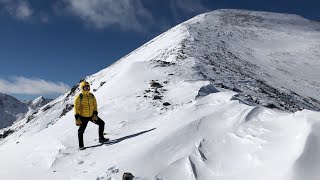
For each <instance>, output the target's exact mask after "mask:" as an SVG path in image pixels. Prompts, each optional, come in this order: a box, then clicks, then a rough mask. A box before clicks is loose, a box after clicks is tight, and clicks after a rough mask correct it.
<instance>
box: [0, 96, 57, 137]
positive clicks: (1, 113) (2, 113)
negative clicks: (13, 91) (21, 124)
mask: <svg viewBox="0 0 320 180" xmlns="http://www.w3.org/2000/svg"><path fill="white" fill-rule="evenodd" d="M50 101H52V99H47V98H44V97H42V96H40V97H38V98H36V99H34V100H31V101H20V100H18V99H16V98H14V97H12V96H10V95H7V94H2V93H0V134H2V133H3V131H6V129H4V128H6V127H9V126H11V125H12V124H13V123H14V122H16V121H19V120H21V119H23V118H25V117H27V118H28V117H30V116H32V114H33V113H34V112H35V111H37V110H38V109H39V108H40V107H42V106H44V105H46V104H47V103H49V102H50Z"/></svg>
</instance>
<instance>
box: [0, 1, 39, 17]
mask: <svg viewBox="0 0 320 180" xmlns="http://www.w3.org/2000/svg"><path fill="white" fill-rule="evenodd" d="M0 3H1V4H2V5H3V9H4V10H5V11H6V12H7V13H9V14H10V15H11V16H13V17H15V18H17V19H20V20H27V19H29V18H31V16H32V15H33V13H34V11H33V9H32V7H31V5H30V3H29V1H27V0H0Z"/></svg>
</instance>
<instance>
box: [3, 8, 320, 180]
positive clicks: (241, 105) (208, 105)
mask: <svg viewBox="0 0 320 180" xmlns="http://www.w3.org/2000/svg"><path fill="white" fill-rule="evenodd" d="M317 27H318V24H317V23H314V22H310V21H308V20H305V19H303V18H301V17H299V16H296V15H283V14H274V13H266V12H250V11H237V10H219V11H214V12H212V13H207V14H203V15H200V16H197V17H195V18H194V19H191V20H189V21H187V22H185V23H183V24H181V25H178V26H176V27H174V28H173V29H171V30H169V31H167V32H165V33H164V34H162V35H160V36H158V37H157V38H155V39H154V40H152V41H150V42H149V43H147V44H145V45H143V46H142V47H140V48H139V49H137V50H135V51H134V52H132V53H130V54H129V55H127V56H126V57H124V58H122V59H121V60H119V61H118V62H116V63H114V64H113V65H112V66H110V67H109V68H106V69H104V70H102V71H100V72H98V73H96V74H93V75H91V76H88V77H86V80H87V81H89V82H90V84H91V86H92V88H91V89H95V92H94V95H95V97H96V98H97V101H98V110H99V116H100V117H101V118H102V119H103V120H104V121H105V122H106V130H105V133H106V136H107V137H109V138H110V139H111V140H110V142H109V143H105V144H99V143H98V140H97V138H98V137H97V136H98V133H97V129H98V127H97V126H96V125H94V124H93V123H89V124H88V127H87V129H86V132H85V134H84V143H85V146H86V147H87V149H85V150H84V151H79V150H78V141H77V127H76V126H75V122H74V114H73V111H72V103H73V99H74V97H75V95H77V94H78V93H79V89H78V86H74V88H73V89H72V90H71V91H70V92H69V93H67V94H65V95H63V96H61V97H59V98H57V99H55V100H53V101H52V102H50V103H48V104H47V105H46V106H44V107H42V108H40V109H39V110H38V111H37V112H35V113H34V114H33V118H31V119H29V120H28V119H23V120H22V121H20V122H19V123H17V124H15V125H14V126H12V127H11V129H13V130H15V132H14V133H12V134H11V135H9V136H7V137H6V138H5V139H3V140H2V141H0V152H1V153H0V159H1V162H5V163H0V177H1V179H2V178H3V179H35V180H37V179H44V178H45V179H49V180H50V179H77V180H78V179H99V180H101V179H108V180H115V179H121V177H122V174H123V173H124V172H131V173H132V174H133V175H135V176H136V179H143V180H149V179H156V180H178V179H179V180H180V179H190V180H194V179H197V180H213V179H214V180H234V179H237V180H257V179H258V180H270V179H272V180H316V178H317V177H320V173H319V171H317V169H319V168H318V167H320V164H319V161H318V160H319V158H317V154H318V153H320V152H319V142H320V136H319V133H318V132H319V123H320V113H319V112H317V111H310V110H299V109H301V108H307V109H312V110H317V108H319V106H318V100H317V99H318V97H317V95H318V93H319V92H318V89H317V88H318V87H317V85H316V83H317V82H318V81H319V79H317V78H316V75H317V73H318V72H320V71H316V70H318V69H319V66H318V62H317V61H316V60H315V58H316V57H317V56H318V54H317V53H318V52H317V51H314V49H312V48H311V50H310V47H311V44H313V45H316V44H317V43H318V41H315V40H312V41H310V42H308V43H311V44H308V43H307V44H303V46H304V47H303V48H301V47H300V46H299V47H297V46H296V44H294V43H292V44H290V42H293V41H288V42H286V43H284V41H285V40H287V39H288V38H289V39H290V38H293V39H294V40H302V41H306V40H311V39H312V38H313V39H316V38H317V36H318V35H317V33H319V31H316V30H314V28H317ZM275 34H276V35H277V37H275ZM279 34H280V35H284V36H285V37H287V38H284V39H281V37H282V36H279ZM302 34H304V35H305V36H302ZM300 35H301V36H300ZM282 38H283V37H282ZM267 39H269V40H270V41H273V40H275V39H277V40H278V41H277V42H279V41H281V42H283V43H282V44H281V43H279V44H278V47H276V46H268V47H267V48H268V50H266V51H264V52H263V53H261V51H262V50H261V48H259V45H262V44H263V43H265V42H266V40H267ZM249 41H250V42H249ZM250 43H251V45H250ZM287 43H289V44H287ZM252 44H255V45H252ZM256 45H257V46H256ZM289 45H290V46H293V47H294V48H293V49H292V47H290V48H289ZM286 48H288V49H287V50H284V49H286ZM264 49H265V48H264ZM267 51H270V53H269V54H268V53H266V52H267ZM258 52H260V54H259V53H258ZM272 52H274V53H275V54H278V55H279V53H280V54H283V53H284V52H287V53H288V54H289V56H290V58H286V57H282V58H283V59H282V61H281V63H279V64H276V63H275V61H272V60H271V59H270V58H267V57H271V56H269V55H270V54H273V53H272ZM309 52H310V53H309ZM295 53H298V54H299V55H297V54H295ZM266 54H267V55H266ZM300 55H301V56H305V57H310V59H308V61H307V60H306V61H304V62H306V63H311V66H304V65H306V63H304V62H302V61H301V59H299V58H298V57H300ZM293 57H294V58H293ZM312 58H314V59H312ZM298 59H299V61H298ZM278 60H279V59H278ZM295 60H297V61H295ZM293 62H296V66H300V68H301V69H302V70H308V71H306V72H308V73H305V74H304V73H303V72H301V71H298V69H295V68H293V67H291V66H290V65H291V64H292V63H293ZM285 63H288V64H287V65H288V66H285V65H284V64H285ZM275 67H278V68H280V67H281V69H283V70H285V71H287V72H290V73H291V74H290V75H287V74H286V73H283V72H284V71H278V70H277V69H276V68H275ZM311 67H312V68H313V69H312V68H311ZM296 68H297V67H296ZM310 68H311V69H310ZM318 77H319V76H318ZM298 78H300V79H298ZM294 80H296V81H294ZM302 80H304V81H302ZM311 81H312V82H314V84H313V85H312V83H311ZM284 82H285V83H284ZM303 82H305V83H309V84H308V86H306V87H305V91H301V89H302V87H304V86H303ZM310 84H311V85H310ZM261 105H263V106H261ZM268 107H270V108H268ZM281 110H285V111H281ZM17 171H18V172H19V173H16V172H17Z"/></svg>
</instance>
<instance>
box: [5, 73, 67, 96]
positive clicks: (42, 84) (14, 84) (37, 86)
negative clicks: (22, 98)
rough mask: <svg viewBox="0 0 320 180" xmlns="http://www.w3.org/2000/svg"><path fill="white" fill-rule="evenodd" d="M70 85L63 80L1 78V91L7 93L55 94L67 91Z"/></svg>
mask: <svg viewBox="0 0 320 180" xmlns="http://www.w3.org/2000/svg"><path fill="white" fill-rule="evenodd" d="M69 90H70V86H69V85H67V84H65V83H62V82H52V81H46V80H43V79H37V78H26V77H13V78H10V81H9V80H6V79H1V78H0V92H1V93H5V94H25V95H55V94H62V93H66V92H68V91H69Z"/></svg>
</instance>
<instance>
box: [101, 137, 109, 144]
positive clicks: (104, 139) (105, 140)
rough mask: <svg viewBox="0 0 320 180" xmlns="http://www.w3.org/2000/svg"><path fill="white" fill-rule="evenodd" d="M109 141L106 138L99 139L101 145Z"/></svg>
mask: <svg viewBox="0 0 320 180" xmlns="http://www.w3.org/2000/svg"><path fill="white" fill-rule="evenodd" d="M108 141H109V138H104V137H102V138H99V143H106V142H108Z"/></svg>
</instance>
